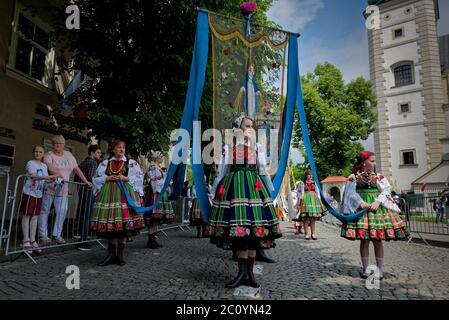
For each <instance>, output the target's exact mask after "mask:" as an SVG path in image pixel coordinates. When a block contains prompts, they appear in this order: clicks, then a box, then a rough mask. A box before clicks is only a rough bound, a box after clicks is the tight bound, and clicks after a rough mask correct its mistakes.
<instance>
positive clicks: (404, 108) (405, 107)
mask: <svg viewBox="0 0 449 320" xmlns="http://www.w3.org/2000/svg"><path fill="white" fill-rule="evenodd" d="M399 112H400V113H407V112H410V103H401V104H400V105H399Z"/></svg>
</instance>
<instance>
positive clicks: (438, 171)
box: [411, 155, 449, 185]
mask: <svg viewBox="0 0 449 320" xmlns="http://www.w3.org/2000/svg"><path fill="white" fill-rule="evenodd" d="M448 181H449V157H448V156H447V155H445V157H443V160H442V161H441V162H440V164H439V165H437V166H436V167H434V168H432V169H430V170H429V171H427V172H426V173H425V174H423V175H422V176H421V177H419V178H418V179H416V180H415V181H413V182H412V183H411V184H412V185H416V184H423V183H439V184H441V183H447V182H448Z"/></svg>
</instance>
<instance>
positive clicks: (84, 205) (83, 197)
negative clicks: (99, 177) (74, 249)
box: [75, 145, 101, 251]
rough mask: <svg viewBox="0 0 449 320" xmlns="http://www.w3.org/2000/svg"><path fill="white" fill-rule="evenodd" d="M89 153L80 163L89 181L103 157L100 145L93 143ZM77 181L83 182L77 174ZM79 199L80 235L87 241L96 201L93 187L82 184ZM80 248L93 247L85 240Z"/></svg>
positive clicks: (81, 239)
mask: <svg viewBox="0 0 449 320" xmlns="http://www.w3.org/2000/svg"><path fill="white" fill-rule="evenodd" d="M87 153H88V154H89V156H88V157H86V158H85V159H84V160H83V161H82V162H81V163H80V165H79V168H80V169H81V171H82V172H83V174H84V176H85V177H86V179H87V181H89V182H92V180H93V178H94V176H95V173H96V172H97V168H98V164H99V162H100V159H101V148H100V146H98V145H91V146H90V147H89V148H88V149H87ZM75 182H81V179H80V178H79V177H78V176H76V177H75ZM78 201H79V202H78V210H77V212H78V234H79V235H80V241H86V240H87V234H88V233H89V219H90V215H91V213H92V207H93V205H94V201H95V197H94V194H93V192H92V188H86V187H85V186H80V187H79V189H78ZM78 249H79V250H82V251H87V250H90V249H91V248H90V245H89V243H87V242H85V243H82V244H80V245H79V246H78Z"/></svg>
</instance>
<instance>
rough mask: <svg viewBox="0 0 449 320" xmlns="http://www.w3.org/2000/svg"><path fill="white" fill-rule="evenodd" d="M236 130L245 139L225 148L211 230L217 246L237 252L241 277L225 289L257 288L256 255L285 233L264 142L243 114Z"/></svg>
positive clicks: (228, 284) (210, 220)
mask: <svg viewBox="0 0 449 320" xmlns="http://www.w3.org/2000/svg"><path fill="white" fill-rule="evenodd" d="M233 128H236V129H237V131H239V132H240V136H239V138H237V143H236V144H235V145H233V146H232V148H231V150H229V146H225V147H224V150H223V155H222V158H221V162H220V166H219V175H218V177H217V178H216V180H215V182H214V186H213V188H212V189H213V191H212V193H213V194H214V199H213V201H212V210H211V214H210V219H209V225H208V228H207V231H206V232H207V234H208V235H209V236H210V237H211V242H212V243H214V244H216V245H217V246H218V247H220V248H222V249H225V250H226V249H227V250H236V254H237V258H238V261H237V264H238V270H239V271H238V275H237V277H236V278H235V279H234V280H232V281H231V282H229V283H227V284H226V287H227V288H236V287H238V286H240V285H250V286H252V287H255V288H257V287H259V285H258V283H257V282H256V279H255V277H254V273H253V268H254V261H255V258H256V251H257V250H260V249H265V250H267V249H270V248H273V247H274V246H275V243H274V240H275V239H276V238H279V237H281V233H280V229H279V222H278V218H277V216H276V212H275V209H274V206H273V201H272V200H271V195H270V191H271V190H273V186H272V183H271V180H270V177H269V176H268V175H266V174H265V172H264V168H265V166H266V160H265V156H264V154H263V152H262V150H261V147H260V144H256V143H255V122H254V120H253V119H251V118H249V117H244V116H243V115H242V116H240V117H239V118H237V119H236V120H235V121H234V123H233ZM238 129H241V130H238ZM242 130H243V134H242ZM229 158H231V159H229ZM227 164H229V165H227ZM227 169H230V172H228V170H227ZM263 176H265V177H263ZM215 190H216V191H215Z"/></svg>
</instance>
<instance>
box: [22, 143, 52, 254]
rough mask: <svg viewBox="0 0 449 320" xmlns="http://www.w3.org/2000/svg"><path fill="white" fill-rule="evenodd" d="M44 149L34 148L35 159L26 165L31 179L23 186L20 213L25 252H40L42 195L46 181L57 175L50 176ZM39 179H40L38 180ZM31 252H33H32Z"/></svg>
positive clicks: (26, 170)
mask: <svg viewBox="0 0 449 320" xmlns="http://www.w3.org/2000/svg"><path fill="white" fill-rule="evenodd" d="M44 150H45V149H44V147H43V146H39V145H37V146H34V148H33V155H34V159H33V160H30V161H28V162H27V164H26V168H25V172H26V174H27V175H30V176H31V177H27V179H26V181H25V184H24V186H23V192H22V199H21V201H20V212H22V213H23V217H22V233H23V241H22V247H23V249H25V250H32V249H36V250H37V251H38V252H41V250H39V249H38V248H39V245H38V244H37V242H36V230H37V221H38V218H39V214H40V212H41V207H42V195H43V191H44V186H45V179H53V180H54V179H56V177H57V176H56V175H54V176H49V175H48V168H47V165H46V164H45V163H43V162H42V158H43V157H44V152H45V151H44ZM36 178H38V179H36ZM30 252H31V251H30ZM30 252H29V253H30Z"/></svg>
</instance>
